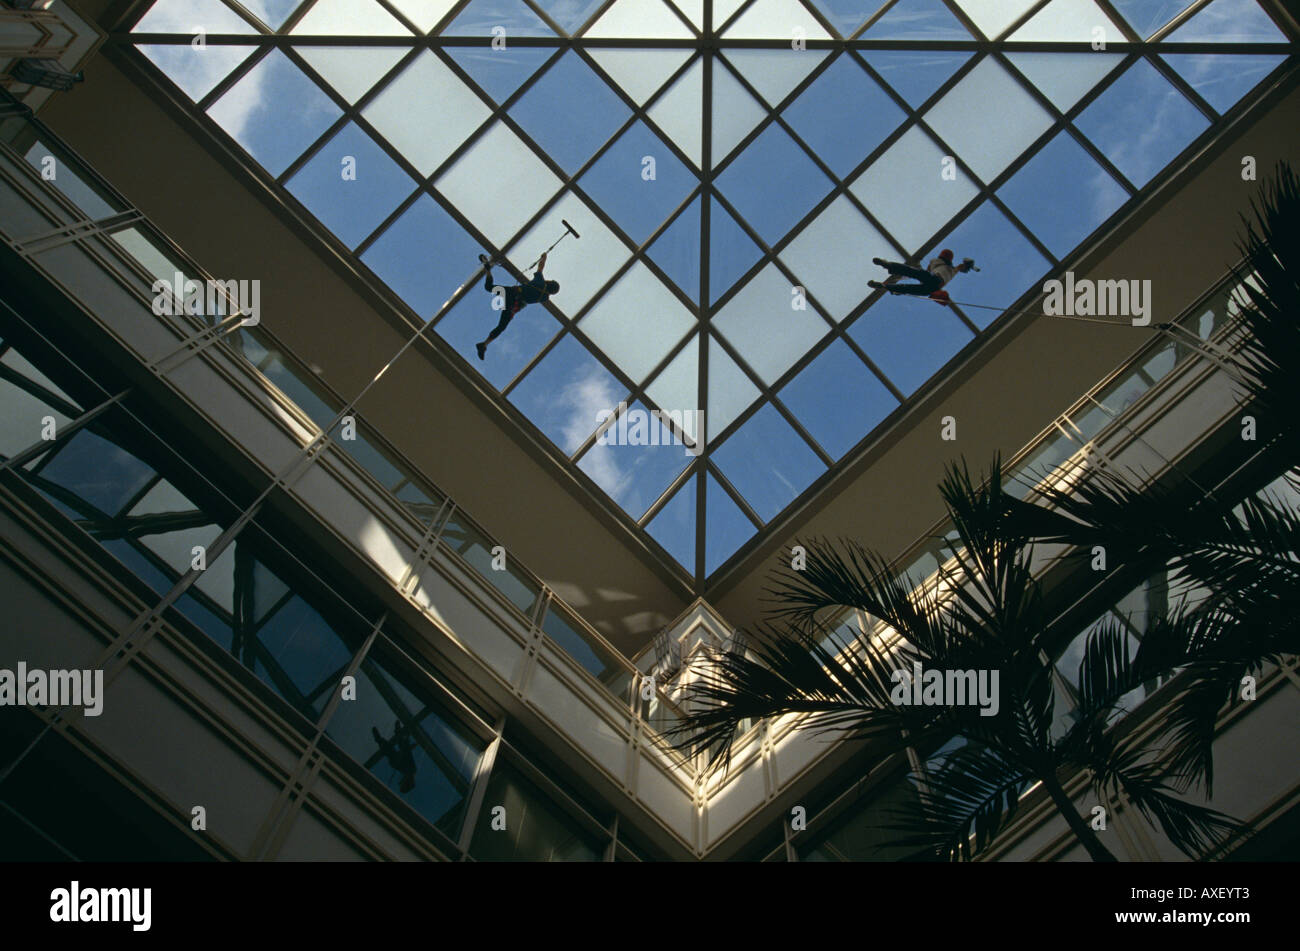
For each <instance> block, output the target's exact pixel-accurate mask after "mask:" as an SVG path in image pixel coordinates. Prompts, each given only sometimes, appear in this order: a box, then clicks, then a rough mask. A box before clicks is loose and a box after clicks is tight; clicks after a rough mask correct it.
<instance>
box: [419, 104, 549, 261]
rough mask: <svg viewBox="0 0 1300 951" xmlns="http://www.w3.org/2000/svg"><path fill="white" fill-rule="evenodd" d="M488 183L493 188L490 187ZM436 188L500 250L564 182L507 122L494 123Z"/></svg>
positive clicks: (441, 179)
mask: <svg viewBox="0 0 1300 951" xmlns="http://www.w3.org/2000/svg"><path fill="white" fill-rule="evenodd" d="M489 182H490V183H491V187H490V188H489V187H485V186H486V183H489ZM437 186H438V191H440V192H442V193H443V194H444V195H446V196H447V198H448V199H450V200H451V202H452V203H453V204H454V205H455V206H456V207H457V208H458V209H460V213H461V214H463V215H464V216H465V217H466V218H468V219H469V220H470V221H472V222H473V223H474V224H475V226H477V227H478V228H479V230H481V231H482V232H483V233H484V234H485V235H487V238H488V240H489V241H491V242H492V243H493V244H495V245H497V246H498V247H499V246H501V245H502V244H504V243H505V242H506V241H508V240H509V239H510V237H511V235H513V234H514V233H515V232H516V231H518V230H519V228H520V227H522V226H523V224H524V222H526V221H527V220H528V219H529V218H531V217H532V216H533V215H535V214H536V213H537V209H538V208H540V207H541V206H542V203H543V202H545V201H546V200H547V199H548V198H550V197H551V196H552V195H554V194H555V192H556V191H557V190H558V189H559V187H560V180H559V179H558V178H556V177H555V173H554V172H552V171H551V170H550V169H549V168H547V167H546V166H545V165H543V164H542V163H541V161H540V160H539V159H538V158H537V156H535V155H534V154H533V152H532V150H531V149H529V148H528V147H526V146H525V145H524V144H523V143H522V142H520V141H519V138H518V137H517V136H516V135H515V134H514V133H513V132H511V131H510V130H509V129H508V128H507V127H506V126H505V125H504V124H503V123H501V122H495V123H493V124H492V127H491V128H490V129H489V130H488V131H487V133H486V134H484V135H481V136H480V137H479V139H478V141H477V142H475V143H474V145H473V146H472V147H471V148H470V149H469V151H468V152H466V153H465V154H464V155H462V156H461V157H460V158H459V159H458V160H457V161H456V164H455V165H453V166H452V167H451V168H450V169H449V170H448V171H447V172H445V173H444V174H443V176H442V177H441V178H439V179H438V181H437ZM549 243H550V242H549V241H548V242H547V244H549ZM543 247H545V245H543Z"/></svg>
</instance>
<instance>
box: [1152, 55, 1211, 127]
mask: <svg viewBox="0 0 1300 951" xmlns="http://www.w3.org/2000/svg"><path fill="white" fill-rule="evenodd" d="M1142 58H1143V59H1144V60H1145V61H1146V62H1147V63H1149V64H1150V65H1151V68H1152V69H1154V70H1155V71H1156V72H1157V73H1159V74H1160V75H1161V76H1163V77H1164V79H1165V82H1167V83H1169V84H1170V85H1171V86H1173V87H1174V88H1175V89H1177V90H1178V91H1179V92H1180V93H1182V94H1183V96H1184V97H1185V98H1186V99H1187V100H1188V101H1189V102H1191V104H1192V105H1194V106H1195V107H1196V110H1197V111H1198V112H1200V113H1201V114H1202V115H1203V116H1205V118H1207V119H1209V120H1210V125H1214V123H1215V122H1217V121H1218V120H1219V111H1218V110H1217V109H1215V108H1214V107H1213V106H1212V105H1210V104H1209V103H1208V102H1206V101H1205V100H1204V99H1203V98H1202V97H1201V94H1200V93H1199V92H1197V91H1196V90H1195V89H1194V88H1193V87H1192V85H1191V83H1189V82H1187V80H1185V79H1183V77H1182V76H1181V75H1179V73H1178V71H1177V70H1176V69H1174V68H1173V67H1172V66H1170V65H1169V64H1168V63H1166V62H1165V60H1164V57H1162V56H1159V55H1157V54H1155V53H1148V54H1147V55H1145V56H1143V57H1142ZM1198 138H1199V136H1198Z"/></svg>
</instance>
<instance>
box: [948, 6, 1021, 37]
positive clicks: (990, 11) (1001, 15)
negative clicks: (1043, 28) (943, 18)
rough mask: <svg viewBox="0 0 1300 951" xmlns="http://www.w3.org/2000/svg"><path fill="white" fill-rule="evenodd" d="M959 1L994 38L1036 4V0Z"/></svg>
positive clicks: (972, 18)
mask: <svg viewBox="0 0 1300 951" xmlns="http://www.w3.org/2000/svg"><path fill="white" fill-rule="evenodd" d="M957 3H958V6H960V7H961V8H962V9H963V10H965V11H966V15H967V16H968V17H970V18H971V20H972V21H973V22H974V23H975V25H976V26H977V27H979V28H980V30H981V31H982V32H983V33H984V35H985V36H987V37H988V38H989V39H991V40H992V39H996V38H997V37H998V36H1000V35H1001V34H1002V32H1003V31H1004V30H1006V28H1007V27H1009V26H1010V25H1011V24H1012V23H1014V22H1015V21H1016V20H1018V19H1020V18H1021V17H1022V16H1024V14H1025V11H1026V10H1028V9H1029V8H1030V7H1032V6H1033V5H1034V0H957Z"/></svg>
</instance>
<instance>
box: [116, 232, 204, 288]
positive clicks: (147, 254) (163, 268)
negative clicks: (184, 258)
mask: <svg viewBox="0 0 1300 951" xmlns="http://www.w3.org/2000/svg"><path fill="white" fill-rule="evenodd" d="M109 237H110V238H112V239H113V241H114V242H115V243H116V244H118V245H120V246H121V248H122V250H123V251H125V252H126V253H127V254H129V255H131V257H133V258H135V259H136V261H137V262H139V264H140V266H141V267H143V268H144V269H145V271H147V272H148V273H149V274H152V275H153V276H154V277H156V278H158V280H160V281H165V282H166V283H167V284H168V285H169V286H171V287H172V288H173V289H174V288H175V285H176V275H177V273H181V277H182V280H181V285H182V287H183V286H184V284H185V281H186V280H188V279H189V278H188V276H187V275H185V274H184V272H183V270H182V268H181V267H180V265H178V264H177V263H176V262H175V261H173V260H172V259H171V258H169V257H168V256H167V255H166V254H165V253H163V252H162V251H160V250H159V249H158V248H157V247H155V246H154V243H153V241H152V240H151V239H150V238H149V237H146V236H145V235H143V234H141V233H140V232H139V231H137V230H136V229H135V228H127V229H126V230H124V231H115V232H113V233H112V234H111V235H109ZM173 299H175V295H174V294H173Z"/></svg>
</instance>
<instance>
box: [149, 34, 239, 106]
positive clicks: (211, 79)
mask: <svg viewBox="0 0 1300 951" xmlns="http://www.w3.org/2000/svg"><path fill="white" fill-rule="evenodd" d="M241 32H242V31H241ZM256 48H257V47H255V46H217V45H216V44H213V45H211V46H204V47H203V49H201V50H196V49H195V48H194V47H193V46H191V45H190V44H188V43H168V44H166V45H159V46H148V45H141V46H137V47H136V49H138V50H139V51H140V52H141V53H143V54H144V55H145V56H147V57H148V58H149V61H150V62H152V63H153V64H154V65H155V66H157V67H158V68H159V69H161V70H162V71H163V73H165V74H166V76H167V78H168V79H170V80H171V81H172V82H174V83H175V84H176V85H177V86H179V87H180V90H181V92H183V93H185V95H187V96H189V97H190V98H191V99H193V100H194V101H195V102H198V101H199V100H200V99H202V98H203V97H204V96H206V95H207V94H208V93H210V92H212V88H213V87H214V86H216V84H217V83H219V82H220V81H221V80H223V79H225V78H226V77H227V76H229V75H230V73H231V72H232V71H233V70H234V68H235V67H236V66H238V65H239V64H240V63H242V62H243V61H244V60H246V59H248V55H249V54H250V53H251V52H253V50H255V49H256Z"/></svg>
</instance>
